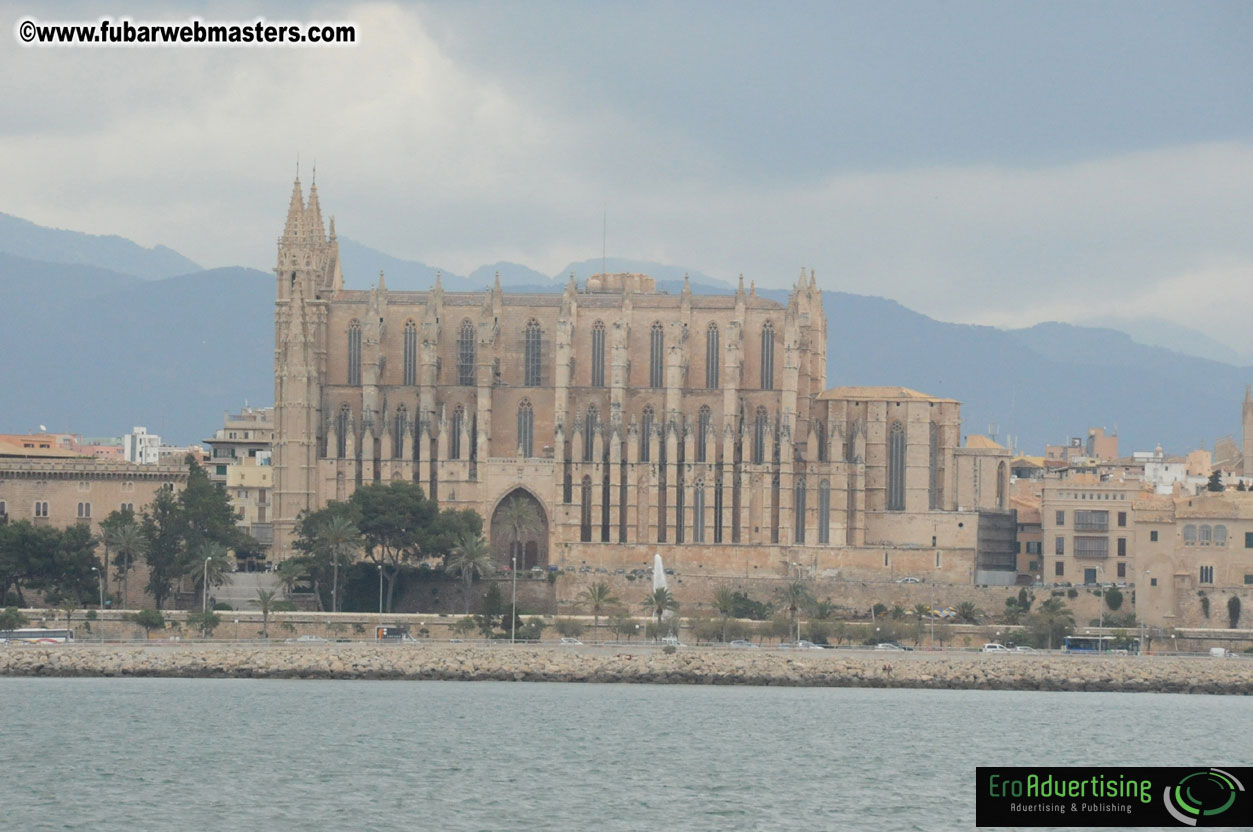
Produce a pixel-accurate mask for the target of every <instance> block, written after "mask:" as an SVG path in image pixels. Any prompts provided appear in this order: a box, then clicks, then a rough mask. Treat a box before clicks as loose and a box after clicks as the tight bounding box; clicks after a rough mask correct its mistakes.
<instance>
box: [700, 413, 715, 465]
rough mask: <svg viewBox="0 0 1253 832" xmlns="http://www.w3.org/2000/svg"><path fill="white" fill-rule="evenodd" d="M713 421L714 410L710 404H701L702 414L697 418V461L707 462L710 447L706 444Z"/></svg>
mask: <svg viewBox="0 0 1253 832" xmlns="http://www.w3.org/2000/svg"><path fill="white" fill-rule="evenodd" d="M712 421H713V411H711V410H710V409H709V405H701V408H700V415H699V417H698V418H697V420H696V461H697V462H705V461H706V459H707V457H708V453H709V452H708V448H707V447H706V444H707V442H708V436H709V426H710V423H711V422H712Z"/></svg>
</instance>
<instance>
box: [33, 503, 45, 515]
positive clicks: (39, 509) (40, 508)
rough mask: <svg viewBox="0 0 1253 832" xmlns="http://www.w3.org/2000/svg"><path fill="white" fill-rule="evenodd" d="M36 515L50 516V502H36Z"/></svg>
mask: <svg viewBox="0 0 1253 832" xmlns="http://www.w3.org/2000/svg"><path fill="white" fill-rule="evenodd" d="M35 516H36V517H47V516H48V504H47V503H45V502H37V503H35Z"/></svg>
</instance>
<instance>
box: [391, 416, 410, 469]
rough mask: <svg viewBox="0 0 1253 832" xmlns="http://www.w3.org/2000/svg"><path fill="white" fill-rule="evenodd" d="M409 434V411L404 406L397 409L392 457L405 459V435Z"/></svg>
mask: <svg viewBox="0 0 1253 832" xmlns="http://www.w3.org/2000/svg"><path fill="white" fill-rule="evenodd" d="M408 432H409V411H408V410H406V409H405V406H404V405H403V404H402V405H400V406H399V407H397V408H396V433H395V436H393V438H392V456H393V457H395V458H396V459H403V458H404V455H405V434H407V433H408Z"/></svg>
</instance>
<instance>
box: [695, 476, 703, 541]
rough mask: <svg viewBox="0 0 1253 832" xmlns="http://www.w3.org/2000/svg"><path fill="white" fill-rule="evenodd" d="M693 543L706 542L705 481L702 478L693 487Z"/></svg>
mask: <svg viewBox="0 0 1253 832" xmlns="http://www.w3.org/2000/svg"><path fill="white" fill-rule="evenodd" d="M692 542H693V543H704V542H705V481H704V480H703V479H700V478H697V480H696V484H695V485H694V486H693V487H692Z"/></svg>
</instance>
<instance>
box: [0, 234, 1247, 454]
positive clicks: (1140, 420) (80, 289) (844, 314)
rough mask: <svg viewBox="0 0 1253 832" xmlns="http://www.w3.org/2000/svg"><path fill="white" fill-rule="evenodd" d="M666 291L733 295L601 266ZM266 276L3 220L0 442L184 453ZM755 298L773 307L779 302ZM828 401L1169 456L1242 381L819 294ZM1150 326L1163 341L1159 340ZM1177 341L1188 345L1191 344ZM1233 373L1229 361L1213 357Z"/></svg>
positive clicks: (418, 280) (1154, 351) (701, 281)
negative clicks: (145, 432)
mask: <svg viewBox="0 0 1253 832" xmlns="http://www.w3.org/2000/svg"><path fill="white" fill-rule="evenodd" d="M340 251H341V256H342V257H343V266H344V273H345V280H346V281H347V283H348V285H349V286H351V287H354V288H365V287H367V286H369V285H371V284H372V283H374V282H375V281H376V280H377V274H378V272H379V270H380V269H383V270H384V271H385V273H386V275H387V283H388V287H389V288H390V289H393V290H401V289H425V288H427V287H429V286H430V285H431V283H432V282H433V281H434V278H435V273H436V268H435V267H432V266H428V265H426V264H423V263H418V262H414V261H409V260H404V259H401V258H397V257H393V256H390V255H387V254H385V253H383V252H379V251H376V250H374V249H371V248H369V247H368V246H365V245H363V244H360V243H357V242H355V241H352V240H348V239H342V238H341V241H340ZM604 265H605V266H606V267H607V268H608V269H609V270H610V271H639V272H646V273H648V274H651V275H652V276H653V277H655V278H657V280H658V286H659V288H661V289H665V290H669V291H678V289H679V287H680V286H681V285H682V281H683V277H684V275H685V274H688V275H690V278H691V281H692V286H693V291H696V292H724V291H727V290H729V289H730V288H731V286H730V284H728V283H727V282H725V281H722V280H720V279H717V278H715V277H711V276H710V275H707V274H704V273H701V272H699V271H697V270H694V269H683V268H681V267H677V266H673V265H667V264H661V263H651V262H647V261H635V260H624V259H620V258H608V259H607V260H606V261H605V263H604ZM601 268H602V260H601V259H600V258H590V259H588V260H585V261H579V262H574V263H570V264H569V265H568V266H567V267H566V268H563V269H562V270H561V271H560V272H558V273H557V274H555V275H545V274H543V273H541V272H538V271H535V270H534V269H530V268H528V267H526V266H524V265H520V264H516V263H507V262H502V263H494V264H491V265H487V266H483V267H480V268H478V269H476V270H474V271H473V272H471V273H470V274H469V275H465V276H462V275H457V274H454V273H452V272H448V271H444V272H443V274H442V280H443V284H444V287H445V289H447V290H449V291H482V290H483V289H484V288H486V287H487V286H490V285H491V283H492V281H493V280H494V279H495V275H496V273H497V272H499V274H500V280H501V285H502V286H503V287H504V288H505V289H506V291H522V290H525V291H560V289H561V287H562V286H564V284H565V282H566V281H567V280H568V275H569V274H571V273H573V274H574V275H575V277H576V279H577V280H580V281H581V280H582V279H584V278H586V277H587V276H588V275H590V274H593V273H595V272H599V271H600V270H601ZM273 280H274V279H273V275H272V274H271V273H269V272H264V271H260V270H257V269H250V268H242V267H240V268H220V269H209V270H204V269H200V268H199V267H198V266H197V265H196V264H195V263H194V262H192V261H191V260H189V259H187V258H186V257H183V256H182V255H181V254H179V253H178V252H175V251H173V250H172V249H168V248H165V247H163V246H157V247H154V248H145V247H143V246H139V245H137V244H136V243H133V242H131V241H129V240H126V239H124V238H121V237H99V236H93V235H88V234H81V233H78V232H74V231H64V230H59V229H48V228H42V227H40V226H38V225H35V224H33V223H29V222H27V221H25V220H21V219H18V218H16V217H11V216H8V215H5V214H0V356H4V358H5V360H4V361H2V362H0V391H2V394H0V432H8V433H16V432H25V431H29V430H34V429H36V428H37V427H38V425H40V424H44V425H47V426H48V427H49V429H50V430H53V431H69V432H75V433H81V434H84V435H96V436H99V435H119V434H121V433H125V432H127V431H129V429H130V428H131V427H132V426H133V425H144V426H146V427H147V428H148V429H149V430H151V431H153V432H156V433H159V434H161V435H162V437H163V438H164V439H165V440H166V441H170V442H174V443H178V444H183V443H188V442H198V441H200V440H202V439H204V438H205V437H207V436H209V435H211V434H212V432H213V431H214V430H215V429H216V428H218V427H220V426H221V415H222V413H223V412H225V411H228V410H231V411H234V410H237V409H238V408H239V407H240V406H242V405H243V404H244V403H245V401H247V402H249V403H251V404H253V405H265V404H269V403H270V402H271V401H272V400H273V366H272V364H273V344H274V341H273V331H272V327H273V298H274V282H273ZM758 293H759V294H761V295H763V296H765V297H770V298H774V299H777V300H780V301H786V297H787V293H786V291H782V290H773V289H758ZM823 308H824V310H825V312H826V315H827V327H828V333H827V377H828V383H829V384H830V385H831V386H836V385H849V384H857V385H862V384H867V385H869V384H878V385H903V386H906V387H912V388H916V389H919V390H924V391H926V392H928V393H933V394H936V395H944V396H949V397H952V398H955V399H958V400H960V401H962V402H963V403H964V406H963V419H964V422H965V431H966V433H968V434H971V433H984V432H989V429H991V432H992V433H994V434H995V435H996V436H997V438H998V439H1000V440H1001V441H1006V439H1007V438H1008V439H1011V440H1012V441H1013V442H1014V443H1015V444H1016V445H1017V447H1018V448H1020V449H1021V450H1022V451H1024V452H1026V453H1037V454H1038V453H1042V451H1043V446H1044V444H1045V443H1046V442H1053V443H1056V442H1062V441H1064V440H1065V439H1066V438H1067V437H1068V436H1071V435H1082V434H1083V433H1084V432H1085V431H1086V429H1087V428H1088V427H1089V426H1093V425H1099V426H1104V427H1107V428H1109V429H1111V430H1112V429H1114V428H1115V427H1116V428H1117V430H1118V433H1119V435H1120V438H1121V440H1122V442H1121V448H1122V449H1123V451H1124V452H1130V451H1131V450H1136V449H1138V450H1143V449H1149V448H1152V447H1153V446H1154V445H1156V444H1158V443H1159V442H1160V443H1161V444H1162V445H1163V446H1164V447H1165V448H1166V449H1167V450H1168V451H1170V452H1182V451H1185V450H1187V449H1190V448H1193V447H1197V446H1199V445H1201V444H1204V443H1212V441H1213V440H1214V439H1215V438H1217V437H1220V436H1224V435H1230V434H1234V433H1236V431H1237V430H1238V428H1239V420H1240V401H1241V399H1242V396H1243V392H1244V387H1245V384H1246V383H1248V381H1249V380H1250V379H1253V369H1251V368H1250V367H1247V366H1240V365H1239V364H1238V363H1236V362H1235V361H1230V360H1228V361H1224V360H1216V357H1215V355H1218V356H1221V355H1222V352H1221V349H1220V347H1221V345H1217V346H1216V343H1217V342H1212V343H1211V342H1207V341H1206V340H1204V339H1203V337H1193V336H1197V335H1198V334H1197V333H1193V334H1192V336H1189V335H1188V333H1189V332H1190V331H1189V330H1186V329H1184V328H1181V327H1177V328H1176V329H1177V330H1179V331H1177V332H1175V333H1174V336H1173V337H1175V338H1181V339H1183V341H1184V343H1185V345H1186V344H1188V343H1195V344H1197V345H1198V346H1197V348H1196V350H1195V351H1196V352H1199V353H1202V354H1200V355H1190V354H1186V353H1185V352H1182V351H1180V350H1178V349H1168V348H1166V347H1163V346H1157V345H1152V344H1146V343H1142V342H1141V341H1138V340H1134V339H1133V338H1132V337H1131V336H1130V335H1128V334H1127V333H1125V332H1121V331H1118V330H1115V329H1111V328H1108V327H1096V326H1079V325H1074V324H1065V323H1044V324H1038V325H1036V326H1032V327H1030V328H1025V329H998V328H994V327H986V326H973V325H969V324H957V323H946V322H943V321H937V320H934V319H932V318H929V317H927V316H925V315H921V314H919V313H917V312H914V311H912V310H910V309H908V308H907V307H905V306H904V305H902V304H900V303H897V302H895V301H891V300H886V299H883V298H878V297H871V296H866V295H857V294H849V293H844V292H834V291H828V292H824V293H823ZM1159 329H1168V328H1166V327H1163V328H1159ZM1190 338H1191V340H1189V339H1190ZM1227 357H1228V358H1238V356H1230V355H1228V356H1227Z"/></svg>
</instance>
